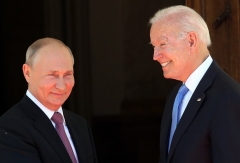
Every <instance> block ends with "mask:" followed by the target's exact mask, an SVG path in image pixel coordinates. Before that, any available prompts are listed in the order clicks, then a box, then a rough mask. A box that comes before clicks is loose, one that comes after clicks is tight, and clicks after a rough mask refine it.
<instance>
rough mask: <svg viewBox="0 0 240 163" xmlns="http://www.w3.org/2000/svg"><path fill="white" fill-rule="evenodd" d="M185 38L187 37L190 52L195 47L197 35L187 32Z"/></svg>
mask: <svg viewBox="0 0 240 163" xmlns="http://www.w3.org/2000/svg"><path fill="white" fill-rule="evenodd" d="M187 39H188V43H189V47H190V50H191V52H192V51H194V50H195V49H196V46H197V41H198V40H197V35H196V33H195V32H189V33H188V35H187Z"/></svg>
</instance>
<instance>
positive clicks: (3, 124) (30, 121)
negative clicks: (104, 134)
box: [0, 38, 97, 163]
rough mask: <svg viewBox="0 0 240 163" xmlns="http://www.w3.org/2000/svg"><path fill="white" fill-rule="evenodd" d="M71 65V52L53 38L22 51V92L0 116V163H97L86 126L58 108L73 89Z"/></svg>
mask: <svg viewBox="0 0 240 163" xmlns="http://www.w3.org/2000/svg"><path fill="white" fill-rule="evenodd" d="M73 64H74V59H73V55H72V52H71V50H70V49H69V48H68V47H67V46H66V45H65V44H64V43H63V42H61V41H59V40H57V39H53V38H43V39H39V40H37V41H35V42H34V43H33V44H32V45H31V46H30V47H29V48H28V50H27V53H26V63H25V64H24V65H23V74H24V77H25V79H26V81H27V82H28V90H27V93H26V95H25V96H24V97H23V99H22V100H21V101H20V102H19V103H17V104H16V105H15V106H13V107H12V108H10V109H9V110H8V111H7V112H6V113H5V114H4V115H2V116H1V117H0V162H1V163H71V162H73V163H78V162H80V163H97V158H96V152H95V147H94V143H93V138H92V134H91V130H90V127H89V124H88V123H87V121H86V120H85V119H84V118H82V117H81V116H79V115H77V114H75V113H72V112H70V111H67V110H64V109H63V108H62V104H63V103H64V102H65V101H66V99H67V98H68V97H69V95H70V93H71V91H72V88H73V86H74V76H73Z"/></svg>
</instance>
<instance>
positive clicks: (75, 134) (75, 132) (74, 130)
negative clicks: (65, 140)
mask: <svg viewBox="0 0 240 163" xmlns="http://www.w3.org/2000/svg"><path fill="white" fill-rule="evenodd" d="M63 111H64V117H65V120H66V124H67V127H68V130H69V132H70V135H71V138H72V141H73V144H74V147H75V149H76V152H77V156H78V161H79V162H87V160H86V157H85V152H84V150H83V149H84V147H83V146H84V144H85V143H84V142H83V141H84V139H83V136H84V133H82V131H81V130H79V128H81V125H80V124H78V123H77V121H75V119H74V118H73V117H72V116H71V115H70V114H69V113H68V111H66V110H63Z"/></svg>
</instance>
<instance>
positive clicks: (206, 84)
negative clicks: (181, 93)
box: [160, 61, 240, 163]
mask: <svg viewBox="0 0 240 163" xmlns="http://www.w3.org/2000/svg"><path fill="white" fill-rule="evenodd" d="M180 86H181V83H180V84H178V85H177V86H176V87H175V88H174V89H173V90H172V92H171V93H170V95H169V97H168V100H167V102H166V106H165V110H164V114H163V117H162V123H161V134H160V162H161V163H239V162H240V153H239V152H240V86H239V84H238V83H237V82H236V81H234V80H233V79H232V78H231V77H230V76H229V75H227V74H226V73H225V72H224V71H223V70H222V69H221V68H220V67H219V66H218V65H217V63H216V62H215V61H213V63H212V64H211V65H210V67H209V69H208V70H207V72H206V73H205V75H204V76H203V78H202V79H201V81H200V83H199V84H198V86H197V88H196V90H195V92H194V93H193V95H192V97H191V99H190V101H189V103H188V105H187V107H186V110H185V112H184V114H183V115H182V117H181V119H180V121H179V123H178V126H177V128H176V131H175V133H174V136H173V139H172V143H171V147H170V150H169V153H168V141H169V133H170V128H171V116H172V109H173V104H174V99H175V97H176V94H177V92H178V89H179V87H180Z"/></svg>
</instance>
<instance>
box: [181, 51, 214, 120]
mask: <svg viewBox="0 0 240 163" xmlns="http://www.w3.org/2000/svg"><path fill="white" fill-rule="evenodd" d="M212 61H213V59H212V57H211V56H210V55H209V56H208V57H207V59H206V60H205V61H204V62H203V63H202V64H201V65H200V66H199V67H198V68H197V69H196V70H195V71H194V72H193V73H192V74H191V75H190V76H189V77H188V79H187V80H186V82H185V85H186V87H187V88H188V89H189V91H188V92H187V93H186V95H185V97H184V99H183V101H182V107H181V111H180V118H181V117H182V115H183V113H184V111H185V109H186V107H187V104H188V102H189V100H190V99H191V97H192V95H193V93H194V91H195V89H196V88H197V86H198V83H199V82H200V81H201V79H202V77H203V76H204V74H205V73H206V71H207V70H208V68H209V67H210V65H211V63H212Z"/></svg>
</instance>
